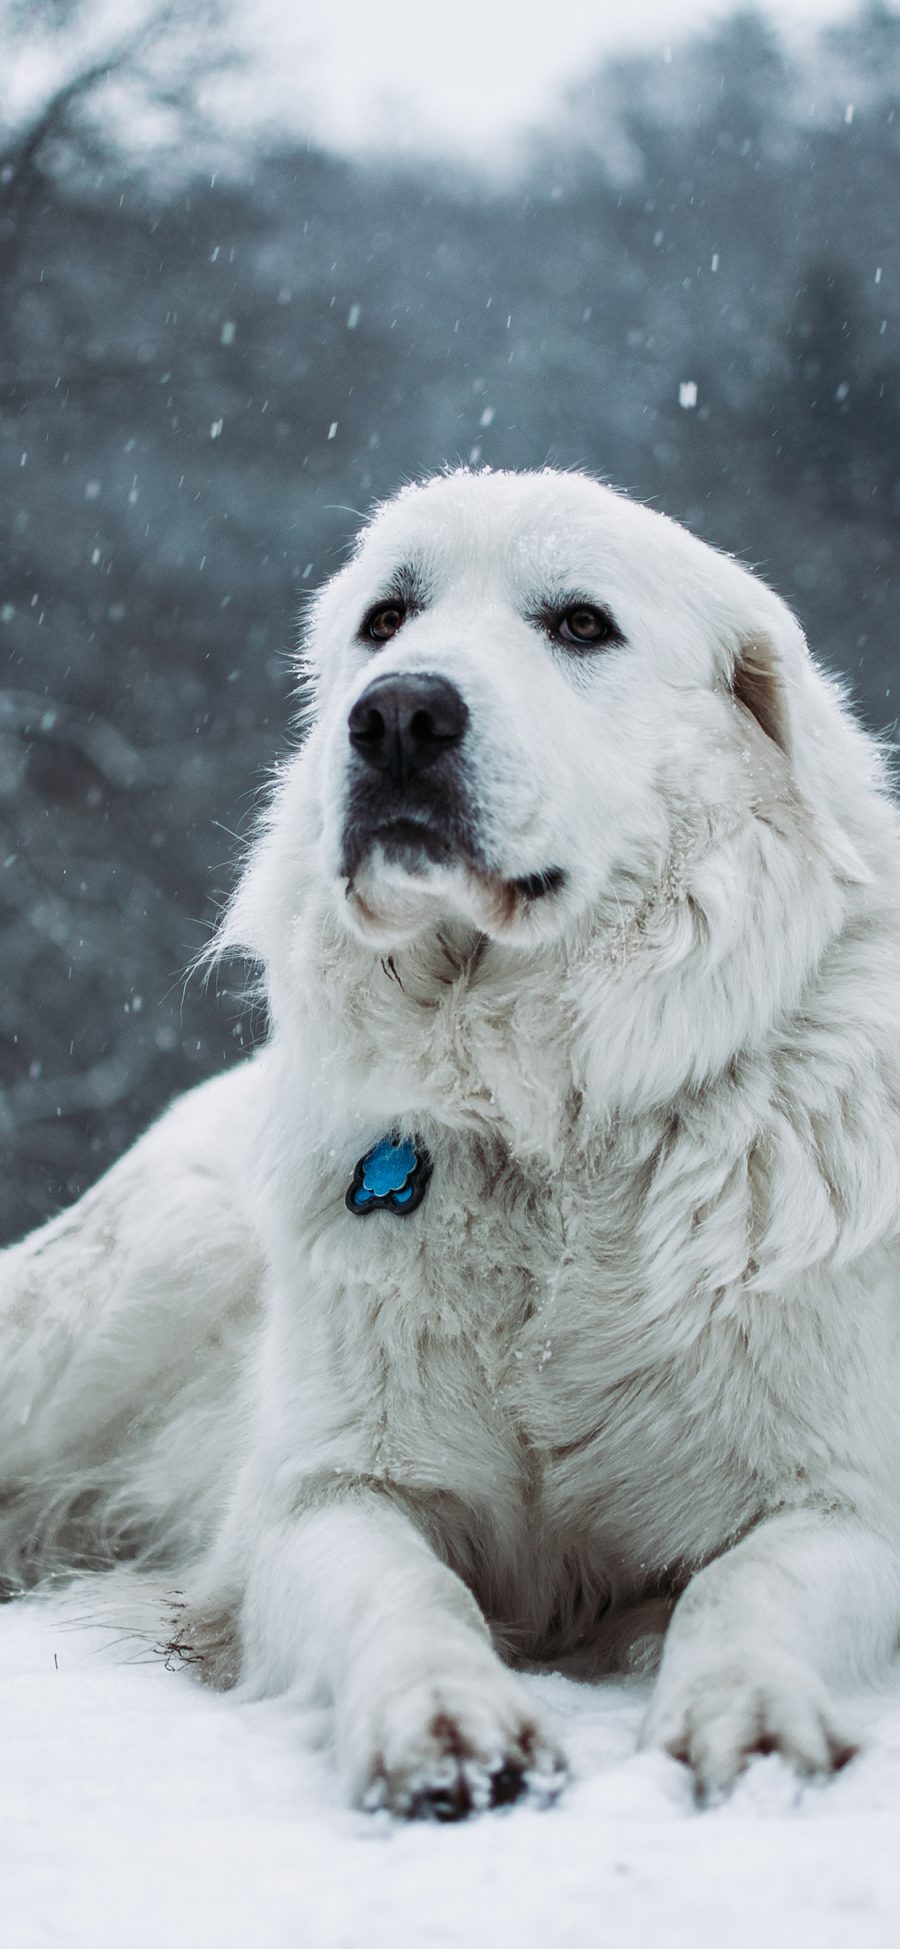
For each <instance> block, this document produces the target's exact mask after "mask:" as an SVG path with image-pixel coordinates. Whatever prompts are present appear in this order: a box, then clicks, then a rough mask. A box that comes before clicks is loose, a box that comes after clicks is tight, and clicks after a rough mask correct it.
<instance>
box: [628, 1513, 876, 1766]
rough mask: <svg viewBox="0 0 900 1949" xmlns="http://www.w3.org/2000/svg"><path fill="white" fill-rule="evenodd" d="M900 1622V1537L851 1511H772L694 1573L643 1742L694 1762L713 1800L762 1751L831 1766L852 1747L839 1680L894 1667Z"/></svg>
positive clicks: (847, 1683) (844, 1682) (853, 1681)
mask: <svg viewBox="0 0 900 1949" xmlns="http://www.w3.org/2000/svg"><path fill="white" fill-rule="evenodd" d="M898 1631H900V1551H898V1549H897V1547H896V1546H894V1545H892V1544H890V1543H888V1542H887V1541H885V1540H884V1539H883V1538H882V1537H879V1536H877V1535H875V1534H874V1533H872V1532H871V1531H870V1530H868V1529H867V1528H866V1527H865V1525H864V1524H863V1523H862V1522H860V1521H857V1520H855V1519H854V1518H852V1517H851V1516H845V1515H824V1514H818V1513H816V1512H813V1511H795V1512H792V1513H791V1514H785V1515H781V1516H777V1517H772V1518H771V1519H770V1520H769V1521H767V1522H764V1523H762V1524H761V1525H760V1527H759V1528H758V1529H756V1530H754V1531H753V1532H752V1533H751V1534H750V1535H749V1536H747V1537H745V1538H744V1540H743V1541H742V1542H740V1543H738V1544H737V1545H736V1546H735V1547H734V1548H733V1549H731V1550H728V1551H727V1552H726V1554H725V1555H724V1556H722V1557H720V1558H718V1559H717V1561H716V1562H714V1563H711V1564H710V1565H708V1567H707V1568H706V1569H704V1570H702V1571H700V1572H699V1573H698V1575H697V1576H696V1577H694V1578H693V1579H692V1581H691V1583H690V1584H689V1585H688V1588H687V1590H686V1591H685V1593H684V1595H683V1597H682V1598H681V1599H680V1601H679V1603H678V1604H677V1606H676V1609H675V1614H674V1617H673V1620H672V1624H671V1627H670V1630H669V1636H668V1639H667V1642H666V1648H665V1651H664V1654H663V1662H662V1669H661V1672H660V1676H659V1680H658V1684H657V1689H656V1694H655V1697H654V1699H653V1702H652V1704H651V1707H650V1712H649V1715H648V1718H647V1721H646V1724H645V1726H644V1729H643V1734H642V1741H643V1743H644V1744H645V1745H658V1746H663V1747H665V1749H666V1750H667V1751H668V1752H670V1753H672V1754H674V1755H675V1757H676V1758H677V1759H681V1760H684V1761H686V1762H687V1764H688V1765H689V1766H690V1767H691V1768H692V1769H693V1773H694V1778H695V1782H696V1788H697V1793H698V1796H699V1797H700V1798H701V1799H703V1800H708V1799H711V1798H715V1797H716V1796H717V1795H719V1794H721V1793H724V1792H725V1791H727V1789H728V1788H729V1787H730V1786H731V1785H732V1783H733V1782H734V1780H735V1778H736V1777H737V1775H738V1773H740V1772H741V1770H742V1769H743V1767H744V1766H745V1765H746V1764H747V1761H748V1760H749V1758H750V1757H751V1756H752V1755H753V1754H754V1753H771V1752H777V1753H781V1754H783V1756H784V1758H785V1759H787V1760H788V1761H790V1763H791V1764H792V1765H793V1766H794V1767H795V1768H796V1770H797V1771H798V1772H799V1773H802V1774H823V1773H829V1772H832V1771H834V1770H835V1769H836V1768H837V1767H839V1766H842V1765H843V1764H844V1762H845V1760H847V1759H849V1758H851V1757H852V1754H853V1752H854V1750H855V1747H854V1742H853V1740H852V1738H851V1737H850V1735H849V1733H848V1731H847V1729H846V1727H845V1726H844V1725H843V1724H842V1721H841V1718H840V1715H839V1713H838V1712H837V1711H836V1710H835V1707H834V1705H833V1703H832V1700H831V1697H830V1692H829V1688H830V1687H831V1686H834V1687H836V1688H837V1689H838V1690H847V1689H850V1688H852V1687H853V1686H854V1685H858V1684H860V1683H863V1682H865V1680H866V1679H867V1678H869V1679H870V1678H871V1677H872V1676H873V1675H874V1674H875V1673H877V1672H878V1671H879V1669H881V1670H883V1669H884V1667H885V1666H886V1664H887V1661H888V1659H889V1658H890V1657H891V1655H892V1653H893V1651H894V1649H895V1647H896V1643H897V1638H898Z"/></svg>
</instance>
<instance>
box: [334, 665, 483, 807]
mask: <svg viewBox="0 0 900 1949" xmlns="http://www.w3.org/2000/svg"><path fill="white" fill-rule="evenodd" d="M468 721H469V712H468V708H467V706H466V703H465V700H464V698H463V697H462V695H461V693H460V692H459V691H458V690H457V688H456V685H455V684H452V683H450V682H449V681H448V679H447V678H446V677H438V676H433V675H432V674H431V673H430V672H428V671H411V672H408V673H406V674H403V675H400V674H396V675H394V676H388V675H385V676H383V677H376V678H375V680H374V682H373V683H371V684H369V687H368V689H367V690H364V691H363V694H362V696H361V697H358V698H357V700H356V703H355V704H354V705H353V708H352V710H351V712H350V715H349V717H348V719H347V728H348V731H349V733H350V743H351V744H352V746H353V748H354V751H356V753H357V754H358V756H359V757H360V758H361V759H363V761H364V762H365V763H366V764H367V765H372V766H373V767H374V769H375V770H376V771H381V772H386V773H387V774H389V776H390V778H391V779H392V781H393V783H394V784H395V785H397V786H400V787H402V786H404V785H405V784H406V782H407V780H408V779H409V778H410V777H411V776H412V774H413V773H414V772H419V771H424V770H425V768H426V766H428V765H432V764H434V763H435V761H436V760H437V759H438V758H440V757H441V756H442V755H443V754H444V752H446V751H447V750H448V749H451V748H452V747H453V746H454V745H456V744H459V742H460V740H461V738H462V737H463V735H464V733H465V729H466V725H467V724H468Z"/></svg>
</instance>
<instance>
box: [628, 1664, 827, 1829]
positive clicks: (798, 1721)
mask: <svg viewBox="0 0 900 1949" xmlns="http://www.w3.org/2000/svg"><path fill="white" fill-rule="evenodd" d="M641 1744H642V1745H643V1746H661V1747H662V1748H663V1749H664V1751H665V1752H667V1753H671V1754H672V1755H673V1757H674V1758H675V1759H678V1760H683V1761H684V1762H685V1764H686V1765H687V1766H689V1767H690V1768H691V1771H692V1773H693V1776H694V1787H695V1791H696V1794H697V1798H698V1800H700V1801H701V1802H703V1803H709V1802H712V1801H715V1800H717V1799H720V1798H721V1796H722V1795H723V1794H725V1793H727V1792H728V1790H729V1788H730V1787H732V1786H733V1785H734V1782H735V1780H736V1779H737V1777H738V1774H739V1773H742V1772H743V1770H744V1768H745V1766H746V1765H747V1764H748V1761H749V1760H751V1759H752V1758H753V1756H754V1755H755V1754H757V1753H780V1754H781V1755H782V1757H783V1758H784V1759H785V1760H787V1761H788V1763H789V1765H791V1766H792V1767H793V1768H794V1770H795V1771H796V1772H797V1773H799V1774H802V1775H804V1776H808V1777H812V1776H815V1775H817V1774H818V1775H822V1774H828V1773H834V1772H836V1771H837V1769H838V1768H839V1767H841V1766H845V1765H846V1763H847V1761H848V1760H850V1759H852V1758H853V1756H854V1753H855V1752H856V1751H857V1747H856V1744H855V1742H854V1740H853V1739H852V1737H851V1736H850V1734H849V1732H848V1730H847V1728H846V1727H844V1726H843V1725H841V1723H840V1720H839V1717H838V1715H837V1713H836V1712H835V1709H834V1707H833V1705H832V1703H831V1700H830V1699H829V1697H828V1695H827V1693H826V1692H825V1690H824V1687H823V1686H822V1685H821V1684H820V1683H819V1681H818V1679H817V1678H816V1677H815V1675H814V1673H812V1672H809V1671H807V1670H806V1669H805V1668H804V1667H803V1666H802V1665H797V1666H794V1665H787V1664H784V1665H779V1667H778V1669H777V1670H776V1671H773V1672H771V1673H765V1672H763V1671H757V1672H755V1673H754V1672H753V1671H751V1670H750V1669H740V1670H739V1669H738V1668H737V1667H736V1666H730V1667H722V1668H721V1669H720V1670H718V1671H714V1672H705V1673H697V1674H695V1675H694V1676H693V1677H691V1678H690V1679H687V1678H683V1679H681V1680H680V1681H679V1680H677V1679H674V1678H673V1679H671V1680H669V1681H668V1682H667V1679H666V1672H665V1667H663V1675H662V1678H661V1679H660V1682H659V1685H658V1687H657V1691H656V1696H655V1698H654V1700H653V1702H652V1704H651V1707H650V1711H649V1713H648V1715H647V1719H646V1721H645V1723H644V1726H643V1729H642V1732H641Z"/></svg>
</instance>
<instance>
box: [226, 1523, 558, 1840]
mask: <svg viewBox="0 0 900 1949" xmlns="http://www.w3.org/2000/svg"><path fill="white" fill-rule="evenodd" d="M245 1534H246V1532H245ZM188 1629H189V1627H188ZM241 1634H242V1640H243V1671H244V1677H245V1681H246V1683H247V1684H248V1687H249V1689H250V1690H251V1691H254V1692H259V1693H266V1692H272V1691H282V1690H286V1689H290V1688H291V1687H292V1686H297V1685H300V1686H302V1687H303V1689H304V1690H306V1691H308V1690H309V1689H310V1688H312V1689H313V1690H317V1691H318V1692H319V1694H320V1695H321V1694H324V1695H325V1696H326V1697H329V1698H330V1699H331V1700H332V1701H333V1704H334V1710H335V1731H336V1738H337V1745H338V1757H339V1762H340V1765H341V1768H342V1771H343V1773H344V1775H345V1778H346V1780H347V1783H348V1786H349V1789H350V1792H351V1794H352V1797H353V1799H354V1801H355V1802H356V1803H357V1804H358V1805H361V1806H364V1807H369V1808H375V1807H380V1806H386V1807H390V1808H392V1809H393V1810H394V1811H395V1812H397V1813H401V1814H405V1815H420V1816H425V1817H426V1818H432V1819H441V1820H453V1819H458V1818H459V1817H460V1816H462V1815H464V1814H467V1813H469V1812H472V1811H476V1810H478V1809H480V1808H484V1807H489V1806H491V1805H497V1804H499V1803H501V1802H503V1801H507V1800H513V1799H516V1798H517V1797H518V1795H519V1794H521V1793H523V1792H531V1793H532V1794H534V1795H535V1796H536V1797H544V1798H550V1797H552V1796H553V1795H554V1794H555V1793H557V1792H558V1790H559V1788H560V1787H561V1785H562V1784H563V1780H564V1778H565V1766H564V1762H563V1760H562V1758H561V1755H560V1753H559V1750H558V1748H557V1746H556V1744H555V1741H554V1740H553V1738H552V1736H551V1735H550V1734H548V1732H547V1731H546V1730H545V1728H544V1726H543V1725H542V1723H541V1721H540V1719H539V1717H538V1715H537V1714H536V1712H535V1710H534V1707H533V1705H532V1703H531V1700H530V1698H529V1697H528V1695H527V1693H526V1692H525V1691H524V1689H523V1688H522V1686H521V1685H520V1683H519V1682H518V1680H517V1679H515V1678H514V1677H513V1676H512V1674H511V1673H510V1672H508V1671H507V1669H506V1668H505V1666H504V1665H502V1664H501V1662H500V1659H499V1658H498V1657H497V1655H496V1653H495V1652H494V1650H493V1648H492V1645H491V1642H490V1635H489V1632H488V1628H487V1625H486V1623H485V1621H484V1618H483V1617H482V1615H481V1612H480V1611H479V1609H478V1606H477V1604H476V1603H475V1600H474V1598H473V1597H472V1596H471V1595H470V1593H469V1591H468V1590H467V1589H466V1587H465V1585H464V1584H463V1583H462V1582H461V1581H460V1579H459V1578H458V1577H457V1576H456V1575H455V1573H454V1572H453V1571H452V1570H450V1569H448V1567H447V1566H446V1565H445V1564H443V1563H441V1562H440V1560H439V1559H438V1557H437V1556H436V1555H435V1554H434V1552H433V1551H432V1549H431V1547H430V1545H429V1544H428V1542H427V1541H426V1539H425V1537H424V1536H423V1535H422V1533H421V1532H420V1530H419V1529H418V1528H417V1527H416V1525H415V1523H414V1522H413V1520H412V1519H411V1517H410V1516H408V1515H407V1514H406V1513H405V1511H404V1510H403V1509H402V1508H401V1507H400V1506H399V1505H398V1504H397V1503H393V1502H391V1501H389V1500H388V1499H387V1498H386V1497H385V1496H384V1495H382V1494H380V1493H379V1492H378V1491H376V1490H369V1489H366V1488H358V1489H356V1490H355V1491H352V1492H348V1493H347V1494H346V1495H340V1494H337V1495H336V1494H334V1493H329V1497H328V1500H327V1501H324V1502H322V1501H320V1502H319V1503H318V1504H317V1505H316V1506H313V1507H307V1508H306V1509H305V1510H303V1511H302V1512H301V1513H300V1514H299V1515H297V1516H295V1517H293V1518H292V1519H289V1520H285V1521H283V1522H281V1523H278V1524H274V1525H273V1526H272V1527H271V1528H270V1529H269V1530H268V1532H267V1533H265V1534H264V1535H263V1537H262V1538H260V1541H259V1543H258V1545H257V1547H256V1549H255V1550H254V1558H253V1566H252V1568H251V1572H250V1577H249V1582H248V1585H247V1594H246V1598H245V1602H244V1607H243V1614H242V1619H241Z"/></svg>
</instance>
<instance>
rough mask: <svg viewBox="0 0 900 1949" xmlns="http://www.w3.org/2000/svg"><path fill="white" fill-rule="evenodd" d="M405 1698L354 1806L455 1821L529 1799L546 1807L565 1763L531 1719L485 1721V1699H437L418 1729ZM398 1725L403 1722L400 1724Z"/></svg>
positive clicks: (510, 1717) (385, 1729) (384, 1731)
mask: <svg viewBox="0 0 900 1949" xmlns="http://www.w3.org/2000/svg"><path fill="white" fill-rule="evenodd" d="M409 1708H410V1701H409V1699H407V1700H405V1701H404V1707H403V1710H402V1712H401V1713H398V1723H396V1724H393V1725H392V1724H391V1723H387V1724H385V1725H384V1726H383V1727H382V1729H381V1738H380V1740H379V1750H378V1752H377V1756H376V1757H375V1759H374V1762H373V1763H372V1765H371V1767H370V1771H369V1777H368V1781H367V1784H366V1785H365V1787H364V1789H363V1791H362V1793H361V1795H360V1796H359V1798H360V1804H361V1805H362V1806H363V1807H364V1808H365V1809H366V1810H367V1811H378V1810H380V1809H388V1810H389V1811H391V1812H392V1813H395V1814H398V1815H400V1816H402V1817H404V1818H406V1819H408V1820H433V1821H456V1820H465V1819H466V1818H467V1816H468V1815H470V1814H479V1813H487V1812H488V1811H490V1810H491V1809H492V1808H497V1807H508V1806H511V1805H512V1804H513V1803H514V1802H515V1801H517V1800H522V1799H529V1800H531V1801H532V1802H533V1803H534V1804H535V1805H538V1806H547V1805H549V1804H550V1802H551V1801H553V1800H555V1799H556V1797H557V1795H558V1794H559V1793H560V1792H561V1791H562V1788H563V1786H564V1785H565V1781H566V1777H567V1773H566V1765H565V1761H564V1759H563V1757H562V1754H561V1753H560V1752H559V1750H558V1748H557V1747H556V1745H555V1743H554V1742H553V1740H552V1739H551V1738H550V1737H549V1736H548V1735H547V1733H546V1732H544V1731H543V1729H542V1728H541V1727H539V1726H538V1724H537V1721H536V1720H535V1719H534V1717H533V1716H530V1715H528V1716H525V1715H521V1714H516V1715H513V1714H510V1713H509V1711H508V1710H507V1711H506V1712H504V1713H503V1714H502V1718H503V1719H505V1720H506V1723H505V1724H502V1725H498V1723H497V1720H498V1719H499V1718H501V1715H500V1714H497V1715H496V1716H495V1717H494V1723H493V1725H491V1724H490V1717H489V1714H488V1713H487V1712H486V1710H485V1702H484V1701H483V1700H478V1701H477V1704H476V1703H474V1702H473V1709H472V1710H470V1711H466V1710H465V1708H459V1709H457V1710H453V1709H452V1708H451V1707H450V1706H448V1705H445V1704H441V1705H440V1706H439V1708H438V1709H437V1710H434V1709H433V1710H432V1711H431V1712H430V1714H428V1715H427V1717H425V1719H424V1724H423V1723H422V1721H420V1722H419V1725H418V1726H414V1725H413V1724H412V1722H411V1721H412V1715H411V1714H410V1709H409ZM401 1722H403V1723H401Z"/></svg>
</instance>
